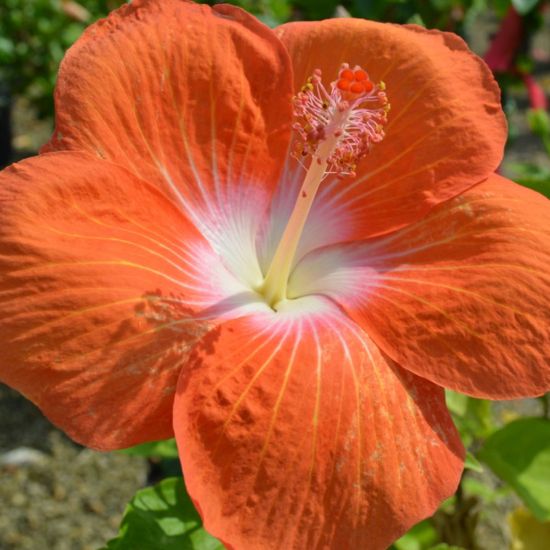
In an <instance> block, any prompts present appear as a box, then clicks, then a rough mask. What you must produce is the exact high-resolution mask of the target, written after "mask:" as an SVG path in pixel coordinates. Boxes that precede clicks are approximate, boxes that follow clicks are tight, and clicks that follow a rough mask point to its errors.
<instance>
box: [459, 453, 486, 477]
mask: <svg viewBox="0 0 550 550" xmlns="http://www.w3.org/2000/svg"><path fill="white" fill-rule="evenodd" d="M464 468H467V469H468V470H473V471H474V472H479V473H481V472H483V466H482V465H481V463H480V462H479V460H478V459H477V458H476V457H475V456H474V455H473V454H472V453H471V452H470V451H468V452H467V453H466V460H465V462H464Z"/></svg>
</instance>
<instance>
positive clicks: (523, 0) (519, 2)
mask: <svg viewBox="0 0 550 550" xmlns="http://www.w3.org/2000/svg"><path fill="white" fill-rule="evenodd" d="M538 3H539V0H512V5H513V6H514V8H516V11H517V12H518V13H519V14H520V15H525V14H527V13H529V12H530V11H531V10H532V9H533V8H534V7H535V6H536V5H537V4H538Z"/></svg>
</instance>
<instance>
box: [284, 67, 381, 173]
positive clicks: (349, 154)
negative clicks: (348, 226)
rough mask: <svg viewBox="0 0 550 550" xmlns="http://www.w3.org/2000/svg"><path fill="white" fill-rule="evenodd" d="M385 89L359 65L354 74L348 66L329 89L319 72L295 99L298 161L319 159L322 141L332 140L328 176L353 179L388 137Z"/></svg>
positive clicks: (295, 150) (341, 70) (295, 149)
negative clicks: (360, 163) (365, 159)
mask: <svg viewBox="0 0 550 550" xmlns="http://www.w3.org/2000/svg"><path fill="white" fill-rule="evenodd" d="M384 89H385V85H384V83H383V82H380V83H378V84H374V83H373V82H372V81H371V80H370V78H369V74H368V73H367V71H365V70H364V69H362V68H361V67H359V66H355V67H354V69H353V70H352V69H350V68H349V65H348V64H347V63H344V64H343V65H342V66H341V68H340V71H339V73H338V78H337V80H335V81H334V82H332V83H331V86H330V91H328V90H327V89H326V88H325V86H324V85H323V83H322V81H321V71H320V70H319V69H316V70H315V71H314V73H313V75H312V76H311V77H310V78H309V79H308V81H307V82H306V84H305V86H303V88H302V90H301V91H300V92H299V93H298V95H297V96H296V97H295V98H294V115H295V117H296V123H295V124H294V129H295V130H296V132H297V134H298V139H297V141H296V142H295V146H294V147H295V148H294V155H295V157H296V158H298V159H299V160H301V161H303V159H304V157H307V156H313V155H315V153H316V151H317V149H318V148H319V145H320V143H321V142H322V141H324V140H327V139H330V138H331V137H333V136H334V137H336V138H337V143H336V144H335V145H336V146H335V148H334V150H333V151H332V153H331V156H330V157H329V158H328V159H327V161H328V166H329V169H328V171H327V173H332V174H337V175H338V176H340V177H347V176H351V175H353V174H354V170H355V165H356V164H357V162H358V161H359V160H360V159H361V158H362V157H363V156H365V155H366V154H367V153H368V152H369V150H370V149H371V147H372V145H373V144H374V143H378V142H379V141H382V139H383V138H384V131H383V125H384V124H385V123H386V122H387V113H388V111H389V107H390V106H389V103H388V99H387V97H386V94H385V93H384Z"/></svg>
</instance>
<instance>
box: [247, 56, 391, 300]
mask: <svg viewBox="0 0 550 550" xmlns="http://www.w3.org/2000/svg"><path fill="white" fill-rule="evenodd" d="M388 111H389V103H388V101H387V97H386V94H385V92H384V84H383V83H379V84H378V85H374V84H373V83H372V82H371V81H370V79H369V77H368V74H367V72H366V71H364V70H363V69H362V68H361V67H358V66H356V67H355V68H354V69H353V70H351V69H350V68H349V65H347V64H343V65H342V67H341V69H340V71H339V73H338V79H337V80H335V81H334V82H332V84H331V90H330V92H328V91H327V90H326V88H325V87H324V86H323V84H322V81H321V71H320V70H319V69H317V70H315V71H314V74H313V75H312V76H311V77H310V78H309V79H308V81H307V83H306V84H305V86H304V87H303V88H302V90H301V92H299V93H298V94H297V96H296V97H295V98H294V115H295V119H296V122H295V124H294V126H293V128H294V130H295V131H296V136H295V138H296V139H295V143H294V145H295V149H294V156H295V157H296V158H298V160H299V161H300V163H301V164H302V165H303V163H304V160H307V159H308V158H309V159H310V163H309V167H308V168H307V171H306V175H305V178H304V181H303V183H302V187H301V189H300V192H299V193H298V197H297V199H296V204H295V206H294V209H293V211H292V213H291V215H290V218H289V220H288V223H287V225H286V227H285V230H284V232H283V235H282V237H281V240H280V241H279V244H278V246H277V249H276V251H275V254H274V255H273V258H272V260H271V264H270V266H269V269H268V271H267V273H266V276H265V279H264V281H263V283H262V285H261V286H260V288H258V289H257V291H258V292H259V293H260V294H262V295H263V296H264V299H265V300H266V302H267V303H268V304H269V305H270V306H271V307H272V308H273V309H275V310H276V309H277V306H278V304H280V303H281V302H282V301H284V300H286V299H287V286H288V280H289V277H290V274H291V272H292V269H293V267H294V263H295V257H296V252H297V250H298V245H299V242H300V239H301V236H302V233H303V230H304V227H305V225H306V221H307V218H308V215H309V213H310V211H311V208H312V206H313V202H314V200H315V196H316V194H317V191H318V190H319V187H320V186H321V183H322V181H323V180H324V179H325V177H326V176H327V175H328V174H335V175H336V176H338V177H340V178H346V177H350V176H351V177H353V176H354V175H355V166H356V163H357V161H358V160H359V159H360V158H362V157H363V156H365V155H366V154H367V153H368V151H369V150H370V148H371V147H372V145H373V144H374V143H377V142H379V141H381V140H382V139H383V137H384V131H383V124H385V122H386V121H387V113H388Z"/></svg>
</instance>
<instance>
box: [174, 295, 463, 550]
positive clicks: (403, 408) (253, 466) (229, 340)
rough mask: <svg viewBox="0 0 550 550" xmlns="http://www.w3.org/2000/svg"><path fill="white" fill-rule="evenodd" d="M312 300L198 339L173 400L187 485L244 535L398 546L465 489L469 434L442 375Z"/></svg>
mask: <svg viewBox="0 0 550 550" xmlns="http://www.w3.org/2000/svg"><path fill="white" fill-rule="evenodd" d="M309 301H310V303H309V304H304V307H306V306H307V307H310V308H311V310H312V311H313V309H315V313H310V314H309V315H303V314H302V313H296V312H284V313H282V314H278V315H274V314H261V315H256V316H254V317H249V318H246V319H241V320H237V321H231V322H228V323H226V324H224V325H222V326H221V327H220V328H219V329H217V330H215V331H212V332H211V333H209V334H208V335H206V336H205V337H204V338H203V340H202V342H201V343H200V344H198V345H197V347H196V350H195V352H194V353H193V356H192V360H191V362H190V364H189V368H187V369H185V370H184V371H182V376H181V379H180V381H179V384H178V392H177V397H176V402H175V409H174V429H175V432H176V437H177V440H178V446H179V449H180V453H181V458H182V465H183V470H184V472H185V479H186V484H187V487H188V490H189V492H190V494H191V496H192V498H193V499H195V501H196V502H198V504H199V506H200V510H201V512H202V514H203V517H204V521H205V526H206V528H207V529H208V530H209V531H210V532H211V533H213V534H214V535H216V536H218V537H219V538H221V540H223V541H226V542H227V543H229V544H230V545H231V546H232V547H234V548H264V549H268V548H273V549H280V548H339V549H340V548H342V549H350V550H351V549H357V548H369V549H371V550H373V549H382V548H386V547H387V546H388V545H389V543H390V542H391V541H392V540H393V539H394V538H396V537H397V536H399V535H400V534H401V533H403V532H404V531H405V530H407V529H408V528H409V527H410V526H411V525H412V524H413V523H415V522H417V521H419V520H420V519H421V518H423V517H425V516H428V515H430V514H432V513H433V512H434V510H435V508H436V507H437V506H438V504H439V502H440V501H441V500H442V499H443V498H445V497H447V496H449V495H451V494H452V493H453V492H454V490H455V489H456V485H457V483H458V479H459V477H460V473H461V471H462V458H463V450H462V446H461V443H460V440H459V437H458V435H457V433H456V431H455V429H454V427H453V424H452V421H451V419H450V417H449V414H448V412H447V410H446V408H445V402H444V395H443V390H442V389H441V388H438V387H436V386H434V385H433V384H431V383H430V382H428V381H426V380H422V379H420V378H417V377H416V376H414V375H412V374H411V373H408V372H407V371H405V370H403V369H401V368H399V367H398V366H397V365H395V363H393V362H392V361H391V360H389V359H388V358H387V357H385V356H384V355H383V354H382V353H381V352H380V350H379V349H378V348H377V347H376V345H374V344H373V342H372V340H371V339H370V338H369V337H368V336H367V335H366V334H365V333H364V332H363V331H362V330H361V329H360V328H359V327H358V326H357V325H355V323H353V322H350V321H349V320H348V319H347V318H346V317H345V316H343V315H342V314H341V312H340V311H339V310H338V309H337V308H336V307H335V306H333V305H332V304H330V302H327V301H324V300H322V299H318V298H311V299H310V300H309ZM312 302H316V303H315V305H314V306H313V304H312Z"/></svg>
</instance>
